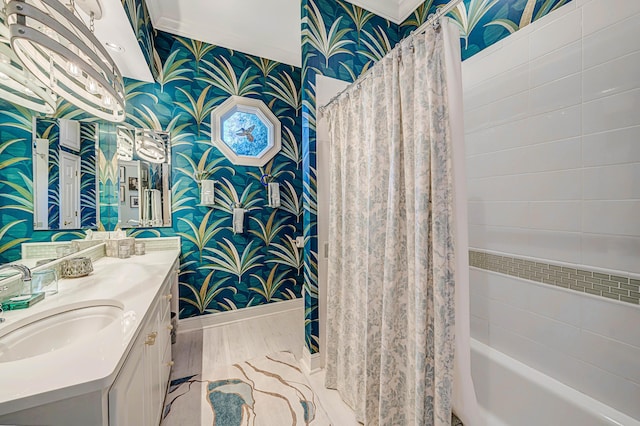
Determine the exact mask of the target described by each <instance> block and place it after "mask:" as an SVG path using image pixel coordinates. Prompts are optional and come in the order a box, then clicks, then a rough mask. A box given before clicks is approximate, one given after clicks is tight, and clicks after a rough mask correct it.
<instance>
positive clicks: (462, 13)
mask: <svg viewBox="0 0 640 426" xmlns="http://www.w3.org/2000/svg"><path fill="white" fill-rule="evenodd" d="M498 1H499V0H470V1H469V7H468V8H467V5H466V4H465V3H464V2H461V3H458V5H457V6H456V7H455V9H453V10H452V11H451V12H449V13H450V14H451V16H452V18H453V22H454V23H455V24H456V25H457V26H458V28H459V29H460V34H461V36H462V38H463V40H464V42H465V49H466V48H467V47H469V35H470V34H471V32H472V31H473V29H474V28H475V27H476V25H478V22H480V19H482V17H484V15H486V14H487V12H489V10H490V9H491V8H492V7H493V6H495V5H496V4H497V3H498Z"/></svg>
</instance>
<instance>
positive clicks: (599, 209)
mask: <svg viewBox="0 0 640 426" xmlns="http://www.w3.org/2000/svg"><path fill="white" fill-rule="evenodd" d="M636 184H637V183H636ZM582 231H583V232H587V233H590V234H615V235H627V236H636V237H640V201H584V202H583V205H582Z"/></svg>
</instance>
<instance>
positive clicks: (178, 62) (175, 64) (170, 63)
mask: <svg viewBox="0 0 640 426" xmlns="http://www.w3.org/2000/svg"><path fill="white" fill-rule="evenodd" d="M178 53H180V51H179V50H174V51H173V52H172V53H171V54H170V55H169V57H168V58H167V59H166V60H165V61H164V65H163V66H162V69H160V70H159V72H158V77H157V78H156V80H157V81H158V83H160V91H161V92H164V86H165V85H167V84H168V83H171V82H173V81H180V80H183V81H189V78H188V77H187V76H186V75H184V74H187V73H190V72H191V70H190V69H189V68H188V67H186V66H185V64H186V63H188V62H189V59H188V58H182V59H176V57H177V56H178Z"/></svg>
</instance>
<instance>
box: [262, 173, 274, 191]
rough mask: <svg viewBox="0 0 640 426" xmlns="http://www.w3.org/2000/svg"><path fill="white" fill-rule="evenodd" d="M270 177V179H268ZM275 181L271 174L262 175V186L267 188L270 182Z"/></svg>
mask: <svg viewBox="0 0 640 426" xmlns="http://www.w3.org/2000/svg"><path fill="white" fill-rule="evenodd" d="M267 179H268V180H267ZM272 181H273V176H271V175H270V174H267V173H265V174H263V175H262V176H260V183H261V184H262V186H264V187H265V188H266V187H267V186H269V182H272Z"/></svg>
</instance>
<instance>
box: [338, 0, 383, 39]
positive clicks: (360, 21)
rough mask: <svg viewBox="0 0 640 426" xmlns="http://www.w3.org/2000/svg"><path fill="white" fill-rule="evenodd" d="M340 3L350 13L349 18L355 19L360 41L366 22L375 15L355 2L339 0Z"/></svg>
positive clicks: (354, 22)
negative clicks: (347, 2)
mask: <svg viewBox="0 0 640 426" xmlns="http://www.w3.org/2000/svg"><path fill="white" fill-rule="evenodd" d="M338 4H339V5H340V6H341V7H342V9H344V11H345V12H346V13H347V15H349V18H351V20H352V21H353V24H354V25H355V27H356V31H357V37H358V42H359V41H360V32H361V31H362V29H363V28H364V26H365V24H366V23H367V22H369V21H370V20H371V18H373V17H374V16H375V15H374V14H373V13H371V12H369V11H368V10H365V9H363V8H361V7H358V6H356V5H354V4H351V3H349V4H346V3H345V2H344V1H342V0H338Z"/></svg>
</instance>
